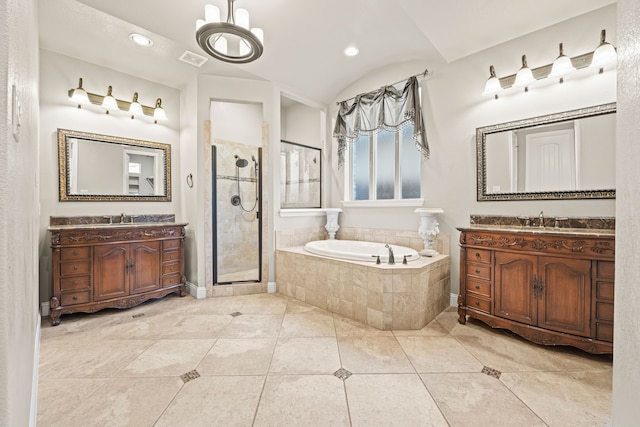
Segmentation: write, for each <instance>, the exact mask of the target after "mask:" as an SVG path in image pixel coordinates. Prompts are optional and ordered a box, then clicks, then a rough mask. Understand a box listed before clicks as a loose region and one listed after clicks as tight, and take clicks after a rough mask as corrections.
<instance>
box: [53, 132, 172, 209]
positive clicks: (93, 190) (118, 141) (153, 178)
mask: <svg viewBox="0 0 640 427" xmlns="http://www.w3.org/2000/svg"><path fill="white" fill-rule="evenodd" d="M58 172H59V196H60V201H61V202H65V201H94V202H96V201H97V202H108V201H121V202H125V201H154V202H169V201H171V145H170V144H163V143H159V142H151V141H142V140H137V139H131V138H123V137H119V136H110V135H99V134H94V133H87V132H80V131H75V130H68V129H58Z"/></svg>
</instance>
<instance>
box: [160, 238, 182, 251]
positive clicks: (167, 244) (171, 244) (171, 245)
mask: <svg viewBox="0 0 640 427" xmlns="http://www.w3.org/2000/svg"><path fill="white" fill-rule="evenodd" d="M179 247H180V240H178V239H173V240H163V241H162V248H163V249H178V248H179Z"/></svg>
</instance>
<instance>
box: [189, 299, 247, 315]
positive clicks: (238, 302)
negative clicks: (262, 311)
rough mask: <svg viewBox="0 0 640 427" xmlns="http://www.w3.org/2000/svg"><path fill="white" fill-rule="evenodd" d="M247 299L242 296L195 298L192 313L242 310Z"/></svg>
mask: <svg viewBox="0 0 640 427" xmlns="http://www.w3.org/2000/svg"><path fill="white" fill-rule="evenodd" d="M245 302H246V300H245V299H244V298H242V297H234V296H231V297H217V298H204V299H199V300H195V302H194V303H193V304H192V305H191V308H190V310H189V313H191V314H231V313H235V312H237V311H240V309H241V308H242V306H243V305H244V303H245Z"/></svg>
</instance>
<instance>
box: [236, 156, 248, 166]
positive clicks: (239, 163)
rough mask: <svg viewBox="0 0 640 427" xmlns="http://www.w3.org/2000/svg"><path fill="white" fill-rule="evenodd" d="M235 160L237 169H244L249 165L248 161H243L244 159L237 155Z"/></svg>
mask: <svg viewBox="0 0 640 427" xmlns="http://www.w3.org/2000/svg"><path fill="white" fill-rule="evenodd" d="M235 158H236V167H239V168H243V167H245V166H247V165H248V164H249V162H248V161H247V159H242V158H240V157H238V155H237V154H236V155H235Z"/></svg>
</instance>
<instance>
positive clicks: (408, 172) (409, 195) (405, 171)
mask: <svg viewBox="0 0 640 427" xmlns="http://www.w3.org/2000/svg"><path fill="white" fill-rule="evenodd" d="M401 132H402V133H401V134H400V138H401V139H400V198H402V199H418V198H420V156H422V154H420V152H419V151H418V149H417V148H416V144H415V140H414V139H413V137H412V135H413V126H412V125H409V126H405V127H403V128H402V131H401Z"/></svg>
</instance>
